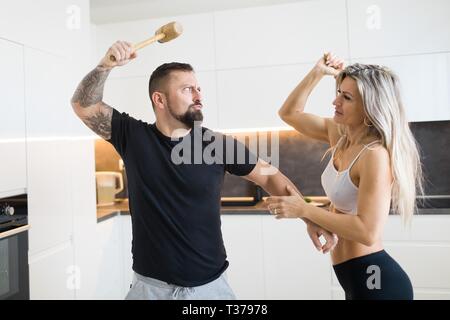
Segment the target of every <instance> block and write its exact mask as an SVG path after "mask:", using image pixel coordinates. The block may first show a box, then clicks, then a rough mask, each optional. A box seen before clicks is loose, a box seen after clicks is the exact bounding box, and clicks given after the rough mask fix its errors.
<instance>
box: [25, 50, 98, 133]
mask: <svg viewBox="0 0 450 320" xmlns="http://www.w3.org/2000/svg"><path fill="white" fill-rule="evenodd" d="M24 60H25V97H26V99H25V101H26V112H27V133H28V138H41V137H46V138H56V137H67V136H77V135H90V134H91V133H90V131H89V130H88V129H87V128H86V127H85V126H84V124H83V123H82V122H81V120H79V119H78V117H77V116H76V115H75V113H74V112H73V110H72V106H71V105H70V98H71V96H72V94H73V92H74V91H75V88H76V85H74V84H73V83H74V82H72V77H73V76H72V74H71V71H72V70H73V67H71V66H70V63H69V61H70V60H69V58H66V57H60V56H57V55H53V54H50V53H46V52H43V51H41V50H36V49H31V48H28V47H26V48H25V59H24ZM86 73H87V72H86ZM81 79H82V76H80V78H79V79H78V81H81ZM22 95H23V94H22Z"/></svg>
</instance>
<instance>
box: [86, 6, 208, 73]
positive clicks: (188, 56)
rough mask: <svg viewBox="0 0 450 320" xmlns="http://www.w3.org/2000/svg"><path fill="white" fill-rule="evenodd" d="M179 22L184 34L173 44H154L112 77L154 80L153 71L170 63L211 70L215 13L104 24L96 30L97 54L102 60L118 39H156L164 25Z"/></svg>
mask: <svg viewBox="0 0 450 320" xmlns="http://www.w3.org/2000/svg"><path fill="white" fill-rule="evenodd" d="M171 21H178V22H179V23H180V24H181V25H182V26H183V30H184V31H183V33H182V34H181V35H180V36H179V37H178V38H176V39H175V40H173V41H169V42H165V43H159V42H156V43H152V44H151V45H149V46H148V47H145V48H142V49H140V50H139V51H138V52H137V55H138V56H137V58H136V59H135V60H133V61H131V62H130V63H128V64H127V65H125V66H123V67H120V68H115V69H114V70H113V71H112V72H111V75H110V77H111V78H116V77H130V76H133V77H136V76H145V77H147V78H149V77H150V75H151V73H152V72H153V70H155V69H156V68H157V67H158V66H159V65H161V64H163V63H167V62H174V61H176V62H184V63H190V64H191V65H192V66H193V67H194V69H195V70H196V71H211V70H214V68H215V62H214V24H213V15H212V14H197V15H188V16H181V17H168V18H162V19H152V20H139V21H131V22H126V23H117V24H110V25H101V26H97V27H96V28H95V30H96V38H97V42H96V53H95V57H94V60H95V61H100V59H101V58H102V57H103V55H104V54H105V53H106V52H107V50H108V48H109V47H110V46H111V45H112V44H113V43H114V42H116V41H117V40H123V41H128V42H130V43H133V44H134V43H138V42H141V41H143V40H146V39H148V38H150V37H152V36H153V35H154V34H155V31H156V30H157V29H159V28H160V27H161V26H163V25H165V24H167V23H169V22H171Z"/></svg>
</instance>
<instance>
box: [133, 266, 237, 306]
mask: <svg viewBox="0 0 450 320" xmlns="http://www.w3.org/2000/svg"><path fill="white" fill-rule="evenodd" d="M125 299H126V300H235V299H236V296H235V295H234V293H233V290H232V289H231V287H230V285H229V284H228V281H227V277H226V274H225V273H222V275H221V276H220V277H219V278H217V279H216V280H214V281H211V282H209V283H207V284H204V285H201V286H198V287H179V286H176V285H172V284H168V283H166V282H164V281H160V280H157V279H153V278H149V277H144V276H142V275H140V274H138V273H136V272H135V273H134V276H133V284H132V285H131V288H130V291H129V292H128V294H127V296H126V297H125Z"/></svg>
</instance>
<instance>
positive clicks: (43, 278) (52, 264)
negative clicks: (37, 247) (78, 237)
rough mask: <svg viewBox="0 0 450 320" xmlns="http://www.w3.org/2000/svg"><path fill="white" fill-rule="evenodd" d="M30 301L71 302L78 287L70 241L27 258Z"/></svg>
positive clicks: (78, 282) (78, 280)
mask: <svg viewBox="0 0 450 320" xmlns="http://www.w3.org/2000/svg"><path fill="white" fill-rule="evenodd" d="M29 270H30V299H32V300H36V299H37V300H73V299H75V290H76V288H77V287H79V285H80V279H81V278H80V272H79V269H78V268H77V267H76V266H75V265H74V259H73V245H72V243H71V242H70V241H67V242H65V243H62V244H60V245H58V246H55V247H53V248H51V249H48V250H45V251H42V252H40V253H38V254H34V255H30V256H29Z"/></svg>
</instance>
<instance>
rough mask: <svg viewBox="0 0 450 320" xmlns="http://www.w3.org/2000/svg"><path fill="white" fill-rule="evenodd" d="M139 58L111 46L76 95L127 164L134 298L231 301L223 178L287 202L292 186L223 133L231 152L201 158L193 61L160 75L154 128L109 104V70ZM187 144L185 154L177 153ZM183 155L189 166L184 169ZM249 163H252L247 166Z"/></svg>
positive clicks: (204, 145) (80, 108)
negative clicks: (242, 159) (248, 183)
mask: <svg viewBox="0 0 450 320" xmlns="http://www.w3.org/2000/svg"><path fill="white" fill-rule="evenodd" d="M111 55H113V56H114V57H115V61H111V59H110V56H111ZM135 58H136V53H135V52H134V51H133V49H132V46H131V45H130V44H129V43H127V42H123V41H118V42H116V43H114V44H113V45H112V47H111V48H110V49H109V50H108V52H107V53H106V55H105V56H104V57H103V59H102V60H101V61H100V64H99V65H98V66H97V67H96V68H95V69H94V70H93V71H91V72H90V73H89V74H88V75H87V76H86V77H85V78H84V79H83V80H82V82H81V83H80V85H79V86H78V88H77V90H76V92H75V94H74V96H73V98H72V106H73V109H74V111H75V113H76V114H77V115H78V117H80V119H81V120H82V121H83V122H84V123H85V124H86V125H87V126H88V127H89V128H90V129H92V130H93V131H94V132H95V133H97V134H98V135H99V136H101V137H102V138H103V139H105V140H107V141H109V142H110V143H112V144H113V145H114V147H115V148H116V150H117V151H118V153H119V154H120V155H121V157H122V159H123V160H124V163H125V166H126V170H127V178H128V188H129V197H130V199H129V203H130V212H131V218H132V228H133V244H132V251H133V270H134V272H135V277H134V280H133V284H132V287H131V289H130V292H129V293H128V295H127V298H128V299H234V298H235V296H234V293H233V291H232V289H231V288H230V286H229V285H228V283H227V280H226V276H225V273H224V272H225V270H226V269H227V267H228V261H227V260H226V253H225V248H224V244H223V239H222V233H221V229H220V225H221V222H220V191H221V187H222V183H223V178H224V173H225V171H228V172H229V173H231V174H235V175H239V176H242V177H243V178H245V179H247V180H250V181H253V182H255V183H256V184H258V185H260V186H261V187H263V188H264V189H265V190H266V191H267V192H268V193H269V194H271V195H287V194H288V193H287V190H286V189H287V186H288V185H289V186H291V187H292V188H295V186H294V185H293V184H292V183H291V182H290V181H289V180H288V179H287V178H286V177H285V176H284V175H283V174H281V173H280V172H279V171H277V170H272V172H276V173H274V174H272V175H266V174H264V172H270V171H271V169H274V168H273V167H271V165H269V164H268V163H266V162H263V161H261V160H257V161H256V158H255V157H254V156H252V154H250V153H249V151H248V149H247V148H245V147H244V148H243V150H244V152H245V159H247V161H246V162H245V163H243V164H239V163H237V162H238V161H236V159H237V155H236V154H235V153H236V152H235V151H236V150H238V148H239V147H237V145H236V144H233V146H232V147H231V149H230V148H227V147H228V145H226V143H225V141H226V140H227V139H228V138H225V136H222V135H217V134H216V135H214V136H215V140H217V139H218V140H217V141H218V142H219V145H220V144H221V145H222V146H225V145H226V148H225V151H223V150H221V151H220V150H217V152H216V153H215V152H210V153H209V154H210V156H211V157H214V158H215V160H217V159H219V161H214V162H211V161H209V160H211V159H203V158H202V159H200V161H199V159H198V157H197V155H198V151H200V155H203V154H206V151H207V149H208V148H210V144H209V143H208V141H203V140H201V143H200V146H199V145H198V143H197V144H196V143H195V141H198V140H196V139H197V138H196V137H197V136H198V135H200V136H201V135H205V134H209V136H213V134H211V131H210V130H208V129H206V128H203V127H201V126H198V125H196V123H200V122H201V121H202V120H203V114H202V108H203V105H202V95H201V91H200V87H199V84H198V82H197V79H196V77H195V73H194V71H193V69H192V67H191V66H190V65H188V64H182V63H169V64H164V65H162V66H160V67H158V68H157V69H156V70H155V71H154V72H153V74H152V76H151V78H150V82H149V94H150V99H151V102H152V105H153V109H154V112H155V115H156V122H155V123H154V124H152V125H150V124H147V123H144V122H142V121H139V120H136V119H134V118H132V117H130V116H129V115H128V114H126V113H119V112H118V111H117V110H115V109H113V108H112V107H110V106H108V105H107V104H106V103H105V102H103V101H102V97H103V87H104V83H105V81H106V78H107V76H108V74H109V72H110V71H111V69H112V68H114V67H116V66H122V65H125V64H127V63H128V62H129V61H130V60H132V59H135ZM220 139H223V141H220ZM217 141H216V146H217ZM190 142H193V143H190ZM233 142H235V141H234V140H233ZM211 143H212V142H211ZM180 144H183V146H187V147H184V148H181V149H180V148H179V146H180ZM241 146H242V145H241ZM199 148H200V150H199ZM175 149H176V150H177V152H174V150H175ZM180 150H181V152H180ZM191 151H192V152H191ZM209 151H211V150H210V149H209ZM222 152H223V153H222ZM230 154H231V156H230ZM180 157H181V158H182V159H184V160H187V161H184V162H183V161H181V162H180V161H179V160H180V159H179V158H180ZM252 158H253V160H255V161H253V162H252V161H250V160H251V159H252ZM192 159H193V160H194V161H190V160H192ZM220 160H223V161H220ZM308 233H309V234H310V236H311V238H312V239H313V242H314V244H315V245H316V247H321V248H322V249H323V250H324V251H327V250H330V249H331V248H332V247H333V246H334V245H335V239H334V237H333V236H332V235H331V234H330V233H328V232H326V231H324V230H322V229H319V228H318V227H317V226H315V225H313V224H309V225H308ZM321 234H323V235H324V236H325V238H326V240H327V243H326V244H325V245H324V246H323V247H322V245H321V243H320V241H319V239H318V237H319V236H320V235H321Z"/></svg>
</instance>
